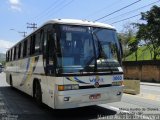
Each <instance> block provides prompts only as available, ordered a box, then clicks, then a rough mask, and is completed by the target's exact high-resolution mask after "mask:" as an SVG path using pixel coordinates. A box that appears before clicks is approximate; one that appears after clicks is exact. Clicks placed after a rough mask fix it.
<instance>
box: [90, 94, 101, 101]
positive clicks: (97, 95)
mask: <svg viewBox="0 0 160 120" xmlns="http://www.w3.org/2000/svg"><path fill="white" fill-rule="evenodd" d="M99 98H101V94H93V95H90V96H89V99H90V100H95V99H99Z"/></svg>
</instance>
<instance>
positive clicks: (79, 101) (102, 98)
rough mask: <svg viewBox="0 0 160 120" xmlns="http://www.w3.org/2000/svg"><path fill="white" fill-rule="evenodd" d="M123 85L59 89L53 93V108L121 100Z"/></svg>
mask: <svg viewBox="0 0 160 120" xmlns="http://www.w3.org/2000/svg"><path fill="white" fill-rule="evenodd" d="M122 94H123V86H112V87H106V88H94V89H81V90H69V91H61V92H60V91H59V92H57V94H56V95H55V108H56V109H67V108H76V107H83V106H91V105H98V104H105V103H111V102H119V101H121V98H122Z"/></svg>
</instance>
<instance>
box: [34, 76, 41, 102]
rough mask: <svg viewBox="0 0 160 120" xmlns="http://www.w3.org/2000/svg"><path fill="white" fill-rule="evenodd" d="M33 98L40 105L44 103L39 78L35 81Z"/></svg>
mask: <svg viewBox="0 0 160 120" xmlns="http://www.w3.org/2000/svg"><path fill="white" fill-rule="evenodd" d="M33 98H34V99H35V100H36V102H37V103H38V104H41V103H42V89H41V84H40V79H37V78H35V79H34V80H33Z"/></svg>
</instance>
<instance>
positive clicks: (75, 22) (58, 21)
mask: <svg viewBox="0 0 160 120" xmlns="http://www.w3.org/2000/svg"><path fill="white" fill-rule="evenodd" d="M47 24H66V25H81V26H93V27H100V28H108V29H115V27H113V26H111V25H109V24H104V23H100V22H93V21H87V20H78V19H52V20H49V21H48V22H46V23H44V24H43V25H42V26H44V25H47ZM42 26H40V27H39V28H38V29H36V30H35V31H37V30H39V29H40V28H41V27H42ZM35 31H33V32H31V33H30V34H29V35H27V36H26V37H25V38H23V39H22V40H20V41H19V42H18V43H20V42H21V41H23V40H25V39H26V38H27V37H28V36H30V35H31V34H33V33H34V32H35ZM18 43H16V44H15V45H13V46H12V47H11V48H10V49H12V48H13V47H14V46H16V45H17V44H18ZM10 49H8V50H7V51H9V50H10Z"/></svg>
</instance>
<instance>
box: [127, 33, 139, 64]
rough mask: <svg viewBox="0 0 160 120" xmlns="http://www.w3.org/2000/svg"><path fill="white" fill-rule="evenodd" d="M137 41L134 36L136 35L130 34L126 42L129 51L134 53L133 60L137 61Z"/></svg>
mask: <svg viewBox="0 0 160 120" xmlns="http://www.w3.org/2000/svg"><path fill="white" fill-rule="evenodd" d="M138 43H139V40H138V39H137V38H136V36H132V37H131V38H130V40H129V42H128V46H129V50H130V52H131V53H135V61H137V50H138Z"/></svg>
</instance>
